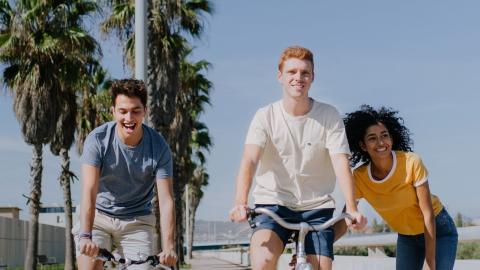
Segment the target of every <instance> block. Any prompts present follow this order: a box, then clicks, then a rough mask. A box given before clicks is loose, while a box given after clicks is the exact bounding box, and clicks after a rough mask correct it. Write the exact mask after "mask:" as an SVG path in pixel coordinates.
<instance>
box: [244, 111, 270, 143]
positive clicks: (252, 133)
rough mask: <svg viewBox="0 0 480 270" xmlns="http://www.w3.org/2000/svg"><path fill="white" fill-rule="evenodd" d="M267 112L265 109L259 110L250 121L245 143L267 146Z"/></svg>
mask: <svg viewBox="0 0 480 270" xmlns="http://www.w3.org/2000/svg"><path fill="white" fill-rule="evenodd" d="M265 122H266V121H265V113H264V111H263V110H258V111H257V113H255V116H254V117H253V119H252V122H251V123H250V127H249V128H248V133H247V138H246V139H245V144H256V145H259V146H261V147H265V144H266V143H267V138H268V134H267V130H266V127H265Z"/></svg>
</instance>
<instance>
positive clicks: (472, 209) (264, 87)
mask: <svg viewBox="0 0 480 270" xmlns="http://www.w3.org/2000/svg"><path fill="white" fill-rule="evenodd" d="M212 2H213V4H214V8H215V11H214V13H213V15H211V16H210V15H207V16H205V17H204V19H205V21H206V24H205V33H204V35H203V36H202V38H201V39H200V40H195V42H194V44H195V50H194V54H193V56H192V60H200V59H205V60H207V61H209V62H210V63H211V64H212V68H211V69H210V70H209V71H208V72H207V73H206V75H207V77H208V78H209V79H210V80H211V81H212V82H213V84H214V89H213V91H212V94H211V102H212V106H210V107H208V108H207V109H206V112H205V114H204V115H202V118H201V120H202V121H203V122H205V123H206V124H207V126H208V128H209V129H210V134H211V136H212V137H213V142H214V147H213V148H212V150H211V153H210V155H209V156H208V161H207V162H208V163H207V166H208V172H209V174H210V183H209V185H208V186H207V187H206V189H205V197H204V199H203V200H202V202H201V204H200V207H199V209H198V212H197V218H199V219H203V220H219V221H225V220H227V214H228V211H229V209H230V208H231V207H232V206H233V198H234V190H235V179H236V175H237V172H238V167H239V163H240V158H241V155H242V149H243V143H244V140H245V135H246V132H247V128H248V125H249V123H250V121H251V118H252V117H253V115H254V113H255V112H256V110H257V109H258V108H260V107H263V106H265V105H267V104H269V103H271V102H274V101H277V100H279V99H280V98H281V88H280V85H279V83H278V81H277V80H276V74H277V63H278V58H279V56H280V54H281V52H282V50H283V49H284V48H286V47H288V46H290V45H301V46H304V47H307V48H309V49H310V50H311V51H312V52H313V53H314V55H315V58H314V60H315V81H314V83H313V85H312V88H311V89H310V95H311V96H312V97H313V98H315V99H316V100H319V101H323V102H327V103H330V104H333V105H334V106H336V107H337V108H338V110H339V111H340V112H341V113H347V112H351V111H353V110H356V109H358V107H359V106H360V105H361V104H370V105H372V106H374V107H378V106H382V105H383V106H388V107H392V108H394V109H396V110H398V111H399V114H400V116H402V117H403V118H404V120H405V125H406V126H407V127H408V128H409V129H410V131H411V132H412V134H413V140H414V147H413V149H414V151H415V152H417V153H418V154H419V155H420V156H421V157H422V160H423V162H424V164H425V165H426V166H427V168H428V171H429V174H430V177H429V183H430V189H431V191H432V193H434V194H435V195H437V196H439V197H440V199H441V201H442V202H443V204H444V205H446V207H447V209H448V210H449V212H450V213H451V214H452V215H455V214H456V213H457V212H461V213H462V214H464V215H467V216H469V217H474V218H478V217H480V199H479V196H478V190H480V179H479V178H478V176H477V170H476V166H478V154H479V153H480V143H479V142H478V140H477V139H475V138H478V134H479V133H480V121H479V120H478V116H479V115H480V114H479V113H478V111H477V109H476V108H478V104H477V103H479V102H480V89H479V88H480V76H479V75H478V72H479V70H480V49H479V48H480V17H479V16H478V10H480V2H478V1H474V0H471V1H468V0H464V1H442V2H438V1H431V0H428V1H382V0H375V1H374V0H364V1H355V0H349V1H333V0H332V1H328V0H324V1H307V0H297V1H284V0H268V1H267V0H264V1H253V0H248V1H246V0H245V1H222V0H216V1H212ZM92 28H94V27H92ZM92 31H95V29H94V30H92ZM102 49H103V63H104V65H105V66H106V67H107V68H108V70H109V72H110V74H111V75H112V77H114V78H121V77H125V76H129V74H130V73H129V71H128V70H125V69H123V68H122V66H123V64H122V56H121V53H122V52H121V48H120V47H119V45H118V44H117V43H116V41H112V40H103V41H102ZM0 121H1V122H2V128H0V187H1V188H0V205H12V206H18V207H20V208H22V209H24V210H23V211H22V216H23V217H26V216H27V214H28V209H27V208H26V205H25V202H26V199H25V198H23V197H22V194H28V192H29V183H28V181H29V163H30V161H31V156H32V154H31V153H32V148H31V147H30V146H28V145H26V144H25V143H24V142H23V139H22V136H21V133H20V129H19V125H18V122H17V121H16V119H15V116H14V114H13V109H12V98H11V96H10V94H9V93H8V92H3V93H2V95H1V96H0ZM476 134H477V135H476ZM44 154H45V156H44V159H43V161H44V164H43V165H44V171H43V172H44V174H43V186H42V188H43V195H42V200H41V201H42V202H43V203H44V204H61V203H62V200H63V199H62V192H61V189H60V185H59V183H58V174H59V168H60V160H59V158H58V157H54V156H52V155H51V154H50V151H49V148H48V147H45V149H44ZM71 155H72V169H73V171H74V172H76V173H77V174H78V175H79V167H80V164H79V158H78V155H77V154H76V153H75V149H73V148H72V150H71ZM335 197H336V199H337V206H338V207H342V206H343V202H342V201H343V200H342V198H341V197H342V196H341V195H340V193H339V192H338V191H336V192H335ZM72 198H73V200H74V203H75V204H78V203H79V202H80V184H79V182H78V181H77V182H75V183H74V184H73V189H72ZM361 210H362V211H364V212H366V213H367V214H368V216H369V217H374V214H373V211H372V210H371V209H370V208H369V207H368V206H366V205H365V204H363V203H362V204H361Z"/></svg>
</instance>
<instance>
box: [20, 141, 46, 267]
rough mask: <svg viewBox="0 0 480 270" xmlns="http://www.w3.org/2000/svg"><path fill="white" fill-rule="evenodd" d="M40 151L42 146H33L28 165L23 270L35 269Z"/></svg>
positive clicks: (40, 167)
mask: <svg viewBox="0 0 480 270" xmlns="http://www.w3.org/2000/svg"><path fill="white" fill-rule="evenodd" d="M42 151H43V144H42V143H39V144H35V145H34V146H33V157H32V164H31V165H30V185H31V188H30V197H29V200H28V206H29V211H30V222H29V228H28V242H27V254H26V256H25V265H24V266H25V270H35V269H36V268H37V253H38V213H39V212H40V198H41V197H42V170H43V167H42Z"/></svg>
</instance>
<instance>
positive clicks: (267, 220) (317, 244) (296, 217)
mask: <svg viewBox="0 0 480 270" xmlns="http://www.w3.org/2000/svg"><path fill="white" fill-rule="evenodd" d="M258 207H263V208H267V209H269V210H271V211H273V212H275V213H276V214H277V215H279V216H280V217H281V218H284V219H285V221H287V222H291V223H300V222H307V223H309V224H311V225H317V224H323V223H325V222H326V221H328V220H329V219H330V218H332V216H333V211H334V210H335V209H333V208H326V209H314V210H307V211H293V210H290V209H289V208H287V207H285V206H281V205H272V204H257V205H255V208H258ZM254 222H255V223H257V227H256V228H255V230H254V231H253V233H255V232H256V231H258V230H263V229H267V230H271V231H273V232H275V233H276V234H277V235H278V237H280V239H281V240H282V242H283V246H284V247H285V245H286V244H287V241H288V239H289V238H290V236H291V235H292V233H293V232H294V231H292V230H289V229H286V228H284V227H282V226H281V225H280V224H278V223H277V222H275V221H274V220H273V219H272V218H271V217H269V216H267V215H265V214H261V215H259V216H257V217H255V219H254ZM333 238H334V232H333V227H329V228H327V229H326V230H324V231H315V232H309V233H308V234H307V235H306V237H305V252H306V253H307V254H308V255H321V256H326V257H330V258H332V260H333Z"/></svg>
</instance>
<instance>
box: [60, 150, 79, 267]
mask: <svg viewBox="0 0 480 270" xmlns="http://www.w3.org/2000/svg"><path fill="white" fill-rule="evenodd" d="M60 156H61V157H62V175H61V176H60V185H61V186H62V188H63V200H64V203H65V206H64V209H65V268H64V269H65V270H73V269H75V256H74V246H75V244H74V242H73V235H72V194H71V191H70V181H71V173H70V157H69V156H68V150H67V149H65V148H62V150H60Z"/></svg>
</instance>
